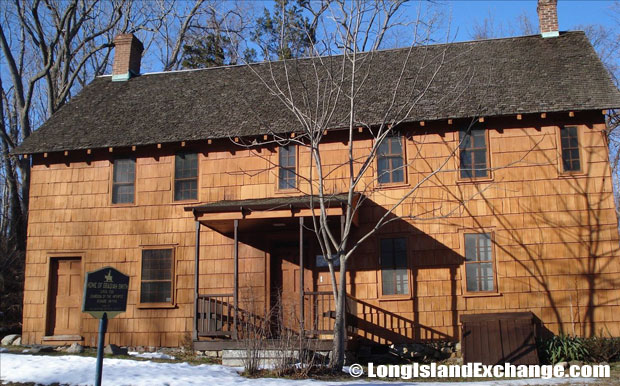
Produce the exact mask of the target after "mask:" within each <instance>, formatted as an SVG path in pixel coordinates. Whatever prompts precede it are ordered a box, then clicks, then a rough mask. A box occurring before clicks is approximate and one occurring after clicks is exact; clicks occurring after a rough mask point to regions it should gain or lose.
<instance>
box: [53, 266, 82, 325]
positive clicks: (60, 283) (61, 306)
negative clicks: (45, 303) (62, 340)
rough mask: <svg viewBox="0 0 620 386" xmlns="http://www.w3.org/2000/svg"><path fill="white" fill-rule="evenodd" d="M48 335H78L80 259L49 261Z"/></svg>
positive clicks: (79, 317) (80, 303)
mask: <svg viewBox="0 0 620 386" xmlns="http://www.w3.org/2000/svg"><path fill="white" fill-rule="evenodd" d="M49 288H50V292H49V295H50V297H49V317H48V335H79V334H80V324H81V318H82V312H81V307H82V292H83V290H84V282H83V281H82V264H81V260H80V258H79V257H78V258H74V257H71V258H54V259H52V261H51V272H50V287H49Z"/></svg>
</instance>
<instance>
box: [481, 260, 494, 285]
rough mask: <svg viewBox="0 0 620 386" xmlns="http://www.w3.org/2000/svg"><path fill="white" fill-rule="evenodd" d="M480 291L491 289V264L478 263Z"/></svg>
mask: <svg viewBox="0 0 620 386" xmlns="http://www.w3.org/2000/svg"><path fill="white" fill-rule="evenodd" d="M480 291H493V264H491V263H480Z"/></svg>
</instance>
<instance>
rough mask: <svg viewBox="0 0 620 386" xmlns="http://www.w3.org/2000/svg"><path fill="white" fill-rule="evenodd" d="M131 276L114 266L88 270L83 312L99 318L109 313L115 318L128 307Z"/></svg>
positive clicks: (109, 315) (109, 316) (108, 316)
mask: <svg viewBox="0 0 620 386" xmlns="http://www.w3.org/2000/svg"><path fill="white" fill-rule="evenodd" d="M128 290H129V276H127V275H125V274H123V273H122V272H120V271H118V270H117V269H115V268H112V267H105V268H101V269H100V270H97V271H93V272H88V273H87V274H86V280H85V282H84V302H83V303H82V312H87V313H89V314H91V315H92V316H94V317H95V318H97V319H101V318H102V317H103V313H104V312H105V313H106V314H107V318H108V319H110V318H113V317H115V316H116V315H118V314H120V313H121V312H125V310H126V309H127V292H128Z"/></svg>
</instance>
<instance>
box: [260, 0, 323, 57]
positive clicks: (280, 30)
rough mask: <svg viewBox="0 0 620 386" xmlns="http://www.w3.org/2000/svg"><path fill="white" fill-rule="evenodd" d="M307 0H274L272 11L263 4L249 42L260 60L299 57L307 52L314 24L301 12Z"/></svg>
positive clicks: (313, 34) (313, 31) (309, 49)
mask: <svg viewBox="0 0 620 386" xmlns="http://www.w3.org/2000/svg"><path fill="white" fill-rule="evenodd" d="M303 6H305V7H310V6H311V4H310V3H309V2H308V1H303V0H297V1H291V0H276V1H275V6H274V8H273V13H272V12H271V11H269V9H267V8H266V7H265V8H264V9H263V15H262V16H261V17H259V18H258V19H257V20H256V26H255V29H254V31H253V33H252V36H251V39H252V41H253V42H254V43H255V44H256V45H258V47H259V49H260V51H261V54H262V57H263V59H264V60H274V59H276V60H282V59H291V58H299V57H303V56H308V55H310V54H311V50H312V47H313V44H314V40H315V30H314V29H315V28H316V25H313V24H311V23H310V20H309V18H308V17H306V16H305V15H304V13H303Z"/></svg>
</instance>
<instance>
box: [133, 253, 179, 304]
mask: <svg viewBox="0 0 620 386" xmlns="http://www.w3.org/2000/svg"><path fill="white" fill-rule="evenodd" d="M172 262H173V260H172V249H144V250H142V276H141V283H140V303H172Z"/></svg>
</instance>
